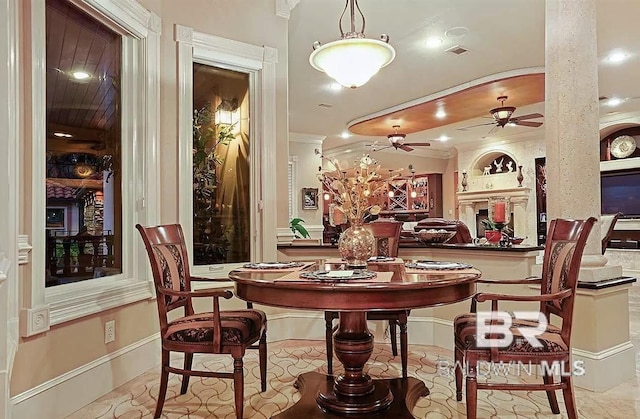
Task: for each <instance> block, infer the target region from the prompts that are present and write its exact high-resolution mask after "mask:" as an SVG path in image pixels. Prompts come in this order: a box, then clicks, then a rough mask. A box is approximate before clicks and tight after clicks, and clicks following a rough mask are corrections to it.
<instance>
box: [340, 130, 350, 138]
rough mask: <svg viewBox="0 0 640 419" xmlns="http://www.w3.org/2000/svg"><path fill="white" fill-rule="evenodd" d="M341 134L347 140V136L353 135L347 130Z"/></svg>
mask: <svg viewBox="0 0 640 419" xmlns="http://www.w3.org/2000/svg"><path fill="white" fill-rule="evenodd" d="M340 136H341V137H342V138H344V139H345V140H346V139H347V138H349V137H351V135H350V134H349V133H348V132H347V131H344V132H343V133H342V134H340Z"/></svg>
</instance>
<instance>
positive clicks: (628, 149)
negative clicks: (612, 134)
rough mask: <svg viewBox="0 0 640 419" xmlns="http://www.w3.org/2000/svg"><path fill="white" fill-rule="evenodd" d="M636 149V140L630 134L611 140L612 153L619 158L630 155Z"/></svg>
mask: <svg viewBox="0 0 640 419" xmlns="http://www.w3.org/2000/svg"><path fill="white" fill-rule="evenodd" d="M634 151H636V140H635V138H633V137H632V136H630V135H621V136H619V137H616V139H615V140H613V141H612V142H611V155H612V156H613V157H616V158H618V159H624V158H625V157H629V156H630V155H632V154H633V152H634Z"/></svg>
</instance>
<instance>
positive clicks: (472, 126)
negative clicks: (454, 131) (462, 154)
mask: <svg viewBox="0 0 640 419" xmlns="http://www.w3.org/2000/svg"><path fill="white" fill-rule="evenodd" d="M485 125H495V121H494V122H487V123H485V124H478V125H470V126H468V127H462V128H458V131H466V130H468V129H469V128H476V127H483V126H485Z"/></svg>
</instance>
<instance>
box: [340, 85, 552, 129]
mask: <svg viewBox="0 0 640 419" xmlns="http://www.w3.org/2000/svg"><path fill="white" fill-rule="evenodd" d="M498 96H508V99H507V100H506V101H505V103H504V105H505V106H515V107H516V108H518V107H521V106H526V105H531V104H533V103H538V102H542V101H544V74H543V73H539V74H527V75H522V76H516V77H510V78H506V79H500V80H496V81H492V82H487V83H484V84H481V85H478V86H473V87H470V88H468V89H465V90H462V91H459V92H456V93H452V94H450V95H447V96H444V97H441V98H438V99H434V100H430V101H428V102H424V103H420V104H418V105H414V106H411V107H408V108H405V109H402V110H399V111H395V112H390V113H388V114H386V115H381V116H378V117H375V118H372V119H369V120H366V121H363V122H358V123H356V124H354V125H351V126H350V127H349V131H351V132H352V133H354V134H360V135H372V136H382V135H387V134H389V133H391V132H393V128H392V127H393V125H400V132H402V133H404V134H411V133H414V132H419V131H424V130H428V129H432V128H437V127H440V126H444V125H449V124H453V123H456V122H461V121H466V120H469V119H474V118H480V117H483V116H486V117H487V118H488V119H487V122H491V120H492V118H491V114H490V113H489V111H490V110H491V109H493V108H496V107H499V106H501V105H500V102H498V101H497V97H498ZM441 108H442V109H444V110H445V111H446V113H447V116H446V117H445V118H443V119H438V118H436V116H435V114H436V112H437V111H438V110H439V109H441ZM514 116H518V114H517V110H516V112H515V113H514Z"/></svg>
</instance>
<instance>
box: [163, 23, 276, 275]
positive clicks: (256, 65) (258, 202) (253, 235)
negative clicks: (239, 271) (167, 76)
mask: <svg viewBox="0 0 640 419" xmlns="http://www.w3.org/2000/svg"><path fill="white" fill-rule="evenodd" d="M175 36H176V39H175V40H176V42H177V43H178V84H179V92H180V94H179V96H178V109H179V110H180V114H179V116H178V127H179V133H178V136H179V139H178V141H179V148H180V159H179V167H178V170H179V197H178V201H179V207H178V211H179V219H180V223H181V224H182V226H183V228H184V231H185V236H186V237H185V238H186V241H187V243H188V246H189V247H190V248H189V255H190V257H191V258H192V260H191V264H192V265H193V270H192V272H193V273H194V275H207V274H213V275H214V276H218V277H226V274H227V273H228V272H229V270H231V269H233V268H234V267H236V266H239V265H240V264H242V263H243V262H246V261H249V260H275V259H276V247H275V240H276V226H275V222H274V220H275V219H276V213H275V206H276V205H275V195H276V185H275V176H274V172H275V161H276V150H275V147H274V146H273V144H275V143H276V140H275V86H276V81H275V80H276V79H275V64H276V60H277V53H276V50H275V49H273V48H269V47H266V46H265V47H260V46H255V45H249V44H245V43H242V42H238V41H232V40H229V39H224V38H220V37H217V36H212V35H207V34H203V33H199V32H194V31H193V30H192V29H191V28H188V27H185V26H180V25H176V27H175ZM200 73H209V74H208V75H206V76H205V75H204V74H200ZM201 76H202V77H201ZM216 78H220V80H221V82H213V83H211V82H206V83H205V85H204V87H203V85H202V83H203V81H202V80H209V79H211V80H216ZM209 85H211V86H214V85H217V86H219V87H216V88H213V89H210V88H209V87H206V86H209ZM225 86H226V87H225ZM233 86H235V87H233ZM226 89H229V90H226ZM245 89H246V91H245ZM208 92H209V93H208ZM207 95H210V96H212V98H213V101H212V99H207V100H203V99H202V98H204V97H207ZM236 100H237V104H236ZM211 101H212V105H211V109H210V112H214V113H220V115H218V117H219V119H218V121H217V122H216V120H215V118H214V120H213V126H212V128H213V129H214V134H213V139H215V140H219V139H220V133H221V132H223V133H224V131H222V130H221V129H222V128H223V127H222V125H224V124H228V123H230V124H231V125H232V126H238V127H239V129H240V132H239V134H238V135H237V134H235V133H233V134H231V137H232V138H233V142H234V143H233V144H234V147H233V148H234V151H233V152H231V150H230V149H229V148H227V147H226V146H223V147H220V148H219V149H217V150H218V151H220V152H223V151H224V152H226V151H229V154H225V155H224V157H223V158H224V159H225V162H226V163H227V165H229V166H228V167H227V168H226V169H225V171H229V170H230V171H236V170H237V168H238V167H237V166H233V167H232V165H231V162H234V161H235V162H236V163H239V164H240V171H246V172H245V176H246V177H244V178H241V177H240V173H238V172H236V174H234V175H232V176H231V177H230V178H229V181H230V185H231V186H230V188H231V189H225V188H228V186H224V187H223V189H225V191H229V190H230V191H231V192H230V193H231V195H226V192H225V191H222V192H220V193H218V192H216V196H215V205H219V206H222V205H231V206H232V208H231V210H230V211H228V212H227V213H229V214H232V217H231V218H224V217H223V218H218V220H217V221H215V220H214V218H215V217H212V220H213V221H215V222H216V225H215V226H214V227H215V228H218V229H219V230H218V234H217V236H216V238H217V239H218V240H220V239H221V238H222V237H223V236H222V232H223V231H224V232H225V233H224V234H225V236H224V237H234V235H235V237H236V238H235V239H232V240H235V242H236V244H235V245H234V246H237V247H232V244H231V242H229V246H228V247H227V248H226V250H225V251H224V252H218V255H215V253H214V254H213V255H205V256H206V257H203V255H202V252H201V250H200V249H201V248H202V247H199V246H201V244H203V243H202V242H203V239H202V237H203V235H202V229H203V226H202V224H201V223H202V222H205V223H206V220H198V217H199V216H200V214H199V213H200V209H199V205H200V203H199V202H197V199H194V190H193V187H194V159H193V152H194V147H193V145H194V144H193V141H194V132H193V128H192V126H193V119H194V115H195V116H196V117H197V112H198V111H199V110H200V109H201V108H200V107H201V106H204V105H205V104H206V103H207V102H211ZM237 110H239V113H238V114H236V115H235V116H234V115H233V113H234V112H235V111H237ZM220 111H224V112H227V113H226V114H225V115H224V116H223V115H222V113H221V112H220ZM229 112H231V114H230V113H229ZM249 115H251V118H249ZM234 118H235V119H234ZM225 121H226V122H225ZM234 121H238V123H237V124H236V125H233V124H234ZM227 126H228V125H227ZM225 129H226V128H225ZM245 135H246V136H247V138H243V136H245ZM249 138H250V140H249ZM229 142H230V143H231V139H230V140H229ZM225 148H227V149H225ZM236 153H237V154H238V155H240V154H244V153H246V156H244V155H243V156H242V158H238V159H237V160H236V157H235V156H234V154H236ZM245 160H246V162H248V166H247V165H246V163H245ZM223 165H224V164H223ZM221 166H222V165H219V166H218V167H217V168H216V171H215V173H216V176H218V175H219V174H221V169H220V167H221ZM239 178H241V183H237V184H235V185H234V182H236V181H237V179H239ZM221 180H222V179H221ZM224 182H226V180H225V181H224ZM218 186H220V185H218ZM240 191H242V193H239V192H240ZM236 192H238V193H236ZM245 193H246V195H244V194H245ZM234 197H235V198H234ZM241 197H245V198H241ZM212 202H214V201H212ZM221 216H222V212H221V211H220V212H218V213H217V215H216V217H221ZM233 217H235V219H234V218H233ZM243 218H244V219H243ZM204 229H205V230H206V226H205V227H204ZM228 229H231V230H233V235H228V236H226V234H228ZM213 231H214V230H209V231H208V232H207V231H205V233H207V234H208V233H210V232H213ZM236 234H237V235H236ZM241 240H244V242H242V243H241V242H240V241H241ZM218 244H220V243H218ZM222 244H225V242H224V240H223V241H222ZM225 245H226V244H225ZM216 251H217V250H216ZM196 254H197V255H198V256H197V261H196V256H195V255H196ZM194 262H195V263H194ZM208 286H210V285H208Z"/></svg>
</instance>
